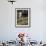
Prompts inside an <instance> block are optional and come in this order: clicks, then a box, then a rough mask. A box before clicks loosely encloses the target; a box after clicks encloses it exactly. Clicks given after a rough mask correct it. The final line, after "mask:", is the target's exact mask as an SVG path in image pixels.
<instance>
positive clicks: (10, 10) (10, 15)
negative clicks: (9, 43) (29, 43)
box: [0, 0, 46, 41]
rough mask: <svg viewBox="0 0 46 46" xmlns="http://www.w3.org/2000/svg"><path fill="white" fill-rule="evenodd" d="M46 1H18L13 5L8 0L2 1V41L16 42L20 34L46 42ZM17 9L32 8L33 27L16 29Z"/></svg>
mask: <svg viewBox="0 0 46 46" xmlns="http://www.w3.org/2000/svg"><path fill="white" fill-rule="evenodd" d="M44 2H45V0H44V1H43V0H16V2H15V3H14V4H13V5H12V4H11V3H10V2H8V1H7V0H0V41H1V40H15V39H16V37H17V34H18V33H19V32H25V33H28V34H30V35H31V38H32V39H33V40H37V41H40V40H46V37H45V35H46V13H45V11H46V10H45V7H43V6H44V5H45V4H44ZM15 8H31V27H30V28H16V27H15Z"/></svg>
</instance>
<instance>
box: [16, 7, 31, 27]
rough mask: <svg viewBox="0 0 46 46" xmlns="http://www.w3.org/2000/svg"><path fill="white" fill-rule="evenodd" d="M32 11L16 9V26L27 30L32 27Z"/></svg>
mask: <svg viewBox="0 0 46 46" xmlns="http://www.w3.org/2000/svg"><path fill="white" fill-rule="evenodd" d="M30 13H31V9H30V8H15V26H16V27H19V28H22V27H23V28H26V27H30V26H31V14H30Z"/></svg>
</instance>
